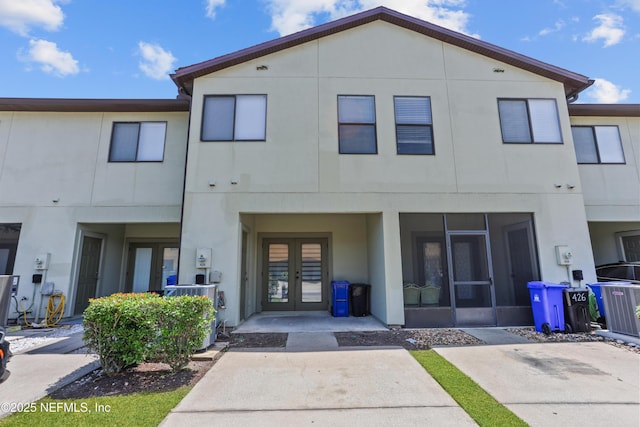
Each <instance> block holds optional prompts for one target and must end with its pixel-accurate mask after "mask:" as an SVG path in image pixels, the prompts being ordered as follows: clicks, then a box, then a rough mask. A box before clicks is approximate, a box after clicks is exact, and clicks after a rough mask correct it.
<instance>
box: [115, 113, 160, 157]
mask: <svg viewBox="0 0 640 427" xmlns="http://www.w3.org/2000/svg"><path fill="white" fill-rule="evenodd" d="M166 132H167V123H166V122H114V123H113V130H112V132H111V147H110V149H109V161H110V162H161V161H162V160H163V159H164V140H165V134H166Z"/></svg>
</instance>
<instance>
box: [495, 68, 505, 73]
mask: <svg viewBox="0 0 640 427" xmlns="http://www.w3.org/2000/svg"><path fill="white" fill-rule="evenodd" d="M493 72H494V73H504V68H499V67H496V68H494V69H493Z"/></svg>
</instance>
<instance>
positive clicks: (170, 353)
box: [83, 293, 214, 375]
mask: <svg viewBox="0 0 640 427" xmlns="http://www.w3.org/2000/svg"><path fill="white" fill-rule="evenodd" d="M213 316H214V310H213V303H212V301H211V300H210V299H209V298H207V297H204V296H188V295H185V296H179V297H166V298H165V297H160V296H158V295H156V294H152V293H139V294H114V295H110V296H108V297H103V298H98V299H92V300H90V301H89V306H88V307H87V309H86V310H85V312H84V320H83V326H84V341H85V343H86V345H87V347H88V348H89V349H91V350H94V351H95V352H96V353H97V354H98V357H99V358H100V365H101V366H102V369H103V370H104V371H105V373H107V374H109V375H111V374H115V373H117V372H121V371H122V370H123V369H125V368H126V367H129V366H133V365H137V364H139V363H142V362H146V361H153V362H163V363H167V364H168V365H169V366H171V369H173V370H177V369H179V368H181V367H184V366H185V365H186V364H187V363H188V362H189V357H190V356H191V355H192V354H193V353H195V351H196V350H197V349H199V348H200V347H201V345H202V341H203V340H204V338H205V336H207V334H209V333H210V332H211V327H210V323H211V321H212V319H213Z"/></svg>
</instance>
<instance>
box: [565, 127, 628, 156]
mask: <svg viewBox="0 0 640 427" xmlns="http://www.w3.org/2000/svg"><path fill="white" fill-rule="evenodd" d="M571 133H572V135H573V144H574V147H575V150H576V159H577V160H578V163H580V164H595V163H624V162H625V160H624V152H623V150H622V142H621V140H620V132H619V130H618V127H617V126H572V127H571Z"/></svg>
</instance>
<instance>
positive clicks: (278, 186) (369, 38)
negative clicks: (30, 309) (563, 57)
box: [0, 7, 640, 326]
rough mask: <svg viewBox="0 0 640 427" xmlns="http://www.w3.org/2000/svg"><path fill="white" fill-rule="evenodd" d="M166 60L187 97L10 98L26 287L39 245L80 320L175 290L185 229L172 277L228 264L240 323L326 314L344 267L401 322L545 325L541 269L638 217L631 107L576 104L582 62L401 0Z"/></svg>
mask: <svg viewBox="0 0 640 427" xmlns="http://www.w3.org/2000/svg"><path fill="white" fill-rule="evenodd" d="M172 78H173V80H174V82H175V83H176V85H177V86H178V89H179V92H180V94H181V95H180V97H179V98H180V100H167V101H160V100H159V101H153V102H152V101H108V100H103V101H85V102H84V105H83V103H82V102H79V101H72V100H3V102H1V103H0V150H2V153H3V163H2V170H1V171H0V193H1V194H2V198H0V203H1V205H0V223H2V224H3V230H5V229H6V232H5V235H6V236H8V239H9V243H10V244H9V247H8V250H7V252H6V254H7V255H6V259H7V262H6V263H5V264H6V265H5V271H6V272H13V273H15V274H20V275H21V276H22V277H23V280H22V284H23V285H24V286H22V289H21V295H22V296H25V295H26V296H27V297H29V298H31V294H30V292H31V291H32V290H33V289H35V287H33V286H30V284H29V283H28V282H29V280H30V279H31V274H32V273H34V269H33V259H34V256H37V255H38V254H40V253H50V254H51V266H50V269H49V270H48V276H47V280H53V281H55V282H56V284H57V287H58V288H61V289H62V290H63V291H64V292H65V294H66V295H68V296H69V298H70V301H71V302H70V304H69V307H68V308H67V315H73V314H74V313H80V312H81V311H82V308H83V307H84V304H86V300H87V298H89V297H91V296H93V295H96V296H99V295H105V294H108V293H111V292H114V291H116V290H118V291H146V290H154V289H160V288H161V287H162V286H164V284H165V283H166V279H167V276H169V275H172V274H175V271H174V269H175V261H176V257H177V256H178V255H177V250H176V248H178V247H179V267H180V268H179V272H178V276H179V277H178V281H179V282H180V283H193V282H194V281H195V280H196V277H204V281H205V282H209V281H210V280H211V278H210V277H209V275H210V273H211V272H212V271H213V270H216V271H219V272H221V273H222V275H221V279H220V281H219V286H220V289H221V290H223V291H224V292H225V297H226V298H225V299H226V310H224V312H222V313H221V316H222V317H224V318H225V320H226V321H227V325H228V326H236V325H238V324H240V323H241V322H242V321H243V320H245V319H247V318H248V317H249V316H251V315H252V314H253V313H256V312H263V311H274V310H276V311H280V310H298V311H306V310H327V309H329V308H330V305H331V282H332V281H335V280H338V281H342V280H347V281H350V282H352V283H366V284H369V285H370V286H371V313H372V315H374V316H375V317H377V318H378V319H380V320H381V321H382V322H383V323H385V324H388V325H406V326H451V325H455V326H466V325H516V324H531V322H532V320H531V307H530V302H529V292H528V289H527V287H526V285H527V282H528V281H530V280H538V279H541V280H546V281H551V282H560V281H571V282H573V280H572V270H582V271H583V273H584V282H586V283H589V282H594V281H595V280H596V277H595V270H594V266H595V264H596V263H601V262H607V261H609V260H614V259H617V258H616V257H617V255H616V254H617V252H616V251H617V248H618V247H619V244H620V243H627V242H631V243H633V242H634V240H633V239H634V237H633V236H637V235H638V230H640V208H639V205H640V201H639V200H638V197H636V198H634V194H633V193H634V192H635V193H636V195H637V194H638V189H639V188H640V179H639V178H638V170H639V169H638V163H639V160H638V151H639V150H638V141H639V140H640V119H639V117H640V114H639V113H638V110H640V107H639V106H593V105H590V106H586V105H584V106H583V105H578V104H571V103H572V102H574V101H575V100H576V98H577V96H578V94H579V93H580V92H581V91H582V90H584V89H585V88H587V87H588V86H589V85H590V84H591V83H592V82H591V80H589V79H588V78H587V77H585V76H583V75H580V74H576V73H573V72H570V71H567V70H564V69H561V68H558V67H555V66H552V65H550V64H546V63H543V62H540V61H537V60H534V59H532V58H528V57H525V56H523V55H520V54H517V53H515V52H512V51H508V50H505V49H502V48H500V47H497V46H495V45H491V44H489V43H486V42H483V41H480V40H477V39H474V38H471V37H468V36H465V35H462V34H459V33H456V32H453V31H450V30H447V29H444V28H441V27H438V26H435V25H432V24H430V23H427V22H424V21H421V20H418V19H415V18H412V17H409V16H406V15H403V14H400V13H397V12H395V11H392V10H389V9H386V8H382V7H381V8H377V9H373V10H371V11H367V12H363V13H360V14H357V15H353V16H350V17H347V18H344V19H341V20H338V21H334V22H330V23H328V24H324V25H321V26H318V27H315V28H311V29H308V30H304V31H302V32H299V33H296V34H292V35H290V36H286V37H282V38H279V39H276V40H274V41H271V42H267V43H264V44H261V45H257V46H254V47H250V48H247V49H244V50H241V51H238V52H235V53H231V54H229V55H225V56H222V57H219V58H215V59H212V60H210V61H206V62H203V63H200V64H195V65H192V66H188V67H184V68H180V69H178V70H177V71H176V73H175V74H174V75H172ZM186 99H190V103H189V102H187V101H186ZM65 102H68V103H70V104H71V105H75V107H71V108H67V109H64V108H62V107H60V105H61V104H64V103H65ZM74 103H75V104H74ZM38 104H44V105H48V106H47V107H46V108H44V107H42V106H40V107H35V105H38ZM114 104H115V105H119V107H118V108H120V109H118V110H114ZM122 105H128V107H123V106H122ZM38 108H39V109H38ZM158 123H165V126H164V127H163V126H158V125H157V124H158ZM612 127H616V129H618V132H619V146H620V147H621V148H620V149H621V150H622V152H623V153H624V159H625V160H624V162H623V163H620V162H619V161H614V162H609V161H606V160H607V159H610V158H611V157H614V158H616V159H618V157H615V156H616V152H615V151H616V148H615V147H616V145H615V143H613V144H612V143H611V140H610V139H611V135H612V134H614V132H612V130H611V128H612ZM147 128H148V129H147ZM588 130H590V131H591V134H592V135H595V136H594V137H593V138H591V139H588ZM163 132H164V134H163ZM147 133H149V134H150V136H149V138H151V139H153V138H154V137H156V136H159V135H163V137H164V138H165V140H166V142H165V144H164V151H163V155H162V159H160V158H159V150H158V148H157V147H156V148H144V149H141V148H140V147H146V145H147V144H148V143H149V144H151V145H153V143H151V142H149V141H148V140H147V137H145V136H144V135H146V134H147ZM614 136H615V135H614ZM585 138H587V140H586V142H584V141H583V140H584V139H585ZM614 139H615V138H614ZM594 140H595V141H594ZM574 142H575V143H576V148H575V149H574ZM589 144H591V145H593V146H594V147H595V150H596V160H597V161H593V152H592V151H593V148H589ZM594 144H595V145H594ZM600 145H602V147H600ZM612 146H613V147H614V148H611V147H612ZM612 150H613V151H612ZM140 151H142V157H141V158H138V156H139V154H138V153H140ZM609 151H612V152H609ZM31 153H35V154H34V156H35V159H34V158H33V157H32V156H31ZM146 156H151V158H148V157H146ZM589 156H591V157H589ZM38 159H39V160H38ZM55 159H59V160H58V161H56V160H55ZM185 159H186V163H185ZM585 159H587V160H588V161H585ZM603 159H604V160H605V161H603ZM32 160H36V162H33V161H32ZM149 160H151V161H149ZM592 163H597V164H592ZM602 163H607V164H602ZM608 163H615V164H608ZM32 164H33V165H34V171H33V174H34V175H30V174H29V173H27V172H26V171H27V170H28V169H29V167H30V165H32ZM12 165H15V166H12ZM38 165H39V166H38ZM23 174H24V175H23ZM22 176H24V178H22ZM22 180H24V181H25V182H24V183H23V182H22ZM616 185H617V186H618V187H616ZM613 188H615V190H612V189H613ZM27 195H28V196H27ZM634 233H635V234H634ZM92 239H96V240H95V241H94V240H92ZM616 239H617V240H616ZM178 242H179V243H178ZM592 244H593V248H592ZM11 245H13V246H11ZM92 245H93V247H97V246H99V247H100V250H99V253H98V250H97V249H91V247H92ZM2 248H3V247H0V250H2ZM85 248H87V249H85ZM11 251H13V252H11ZM0 254H2V252H0ZM201 254H202V255H206V256H209V254H211V256H212V259H211V267H209V266H208V264H207V263H205V266H206V268H198V267H199V264H198V261H197V258H198V257H199V255H201ZM569 254H570V256H569ZM594 259H595V262H594ZM0 261H2V258H0ZM14 261H15V263H14ZM96 263H97V264H98V272H99V274H98V277H99V282H98V284H97V285H95V284H94V283H93V281H92V279H91V278H90V277H89V278H88V279H85V276H91V272H92V271H93V270H95V268H93V267H94V265H95V264H96ZM14 264H15V265H14ZM9 265H11V267H12V268H9ZM0 267H2V264H0ZM163 267H164V268H163ZM163 271H164V273H163ZM93 276H95V274H94V275H93ZM24 278H27V279H26V280H25V279H24ZM85 281H86V282H88V283H89V284H88V285H85ZM584 282H583V283H584ZM573 283H575V284H577V282H573ZM58 285H61V286H58ZM425 285H428V286H429V288H424V287H425ZM35 286H37V285H35ZM416 287H417V288H416Z"/></svg>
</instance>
